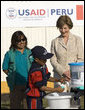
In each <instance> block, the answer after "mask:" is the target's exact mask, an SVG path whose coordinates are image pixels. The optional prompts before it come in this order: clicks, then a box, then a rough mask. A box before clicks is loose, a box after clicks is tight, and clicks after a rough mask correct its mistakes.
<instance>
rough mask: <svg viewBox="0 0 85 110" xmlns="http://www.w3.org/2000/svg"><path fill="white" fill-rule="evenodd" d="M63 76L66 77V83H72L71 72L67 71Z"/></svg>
mask: <svg viewBox="0 0 85 110" xmlns="http://www.w3.org/2000/svg"><path fill="white" fill-rule="evenodd" d="M63 76H64V77H65V80H66V81H68V82H69V81H70V79H71V78H70V70H67V71H65V72H64V73H63Z"/></svg>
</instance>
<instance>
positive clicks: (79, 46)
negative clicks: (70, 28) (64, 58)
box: [77, 37, 84, 62]
mask: <svg viewBox="0 0 85 110" xmlns="http://www.w3.org/2000/svg"><path fill="white" fill-rule="evenodd" d="M77 53H78V54H77V62H82V61H84V50H83V44H82V40H81V38H80V37H77Z"/></svg>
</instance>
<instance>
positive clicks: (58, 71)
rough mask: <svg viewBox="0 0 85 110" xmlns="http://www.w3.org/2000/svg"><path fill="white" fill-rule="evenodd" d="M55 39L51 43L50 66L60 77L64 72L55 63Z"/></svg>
mask: <svg viewBox="0 0 85 110" xmlns="http://www.w3.org/2000/svg"><path fill="white" fill-rule="evenodd" d="M57 43H58V41H57V39H56V40H53V41H52V43H51V53H53V54H54V55H53V57H52V58H51V59H50V62H51V65H52V66H53V68H54V69H55V70H56V72H57V73H59V75H60V76H61V75H62V74H63V73H64V72H65V71H66V70H65V69H64V68H63V67H62V66H61V65H60V64H59V63H58V62H57V56H56V52H55V50H57Z"/></svg>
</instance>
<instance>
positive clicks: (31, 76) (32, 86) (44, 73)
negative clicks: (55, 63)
mask: <svg viewBox="0 0 85 110" xmlns="http://www.w3.org/2000/svg"><path fill="white" fill-rule="evenodd" d="M49 77H50V73H49V72H48V69H47V66H46V65H45V66H44V67H42V66H40V65H39V64H37V63H36V62H33V64H32V67H31V69H30V71H29V73H28V83H27V90H26V93H27V95H28V96H31V97H43V96H45V92H44V91H41V90H40V87H42V86H46V85H47V80H48V79H49Z"/></svg>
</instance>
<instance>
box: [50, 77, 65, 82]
mask: <svg viewBox="0 0 85 110" xmlns="http://www.w3.org/2000/svg"><path fill="white" fill-rule="evenodd" d="M48 81H50V82H61V83H64V82H65V78H63V77H61V78H60V79H57V78H54V77H50V78H49V79H48Z"/></svg>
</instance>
